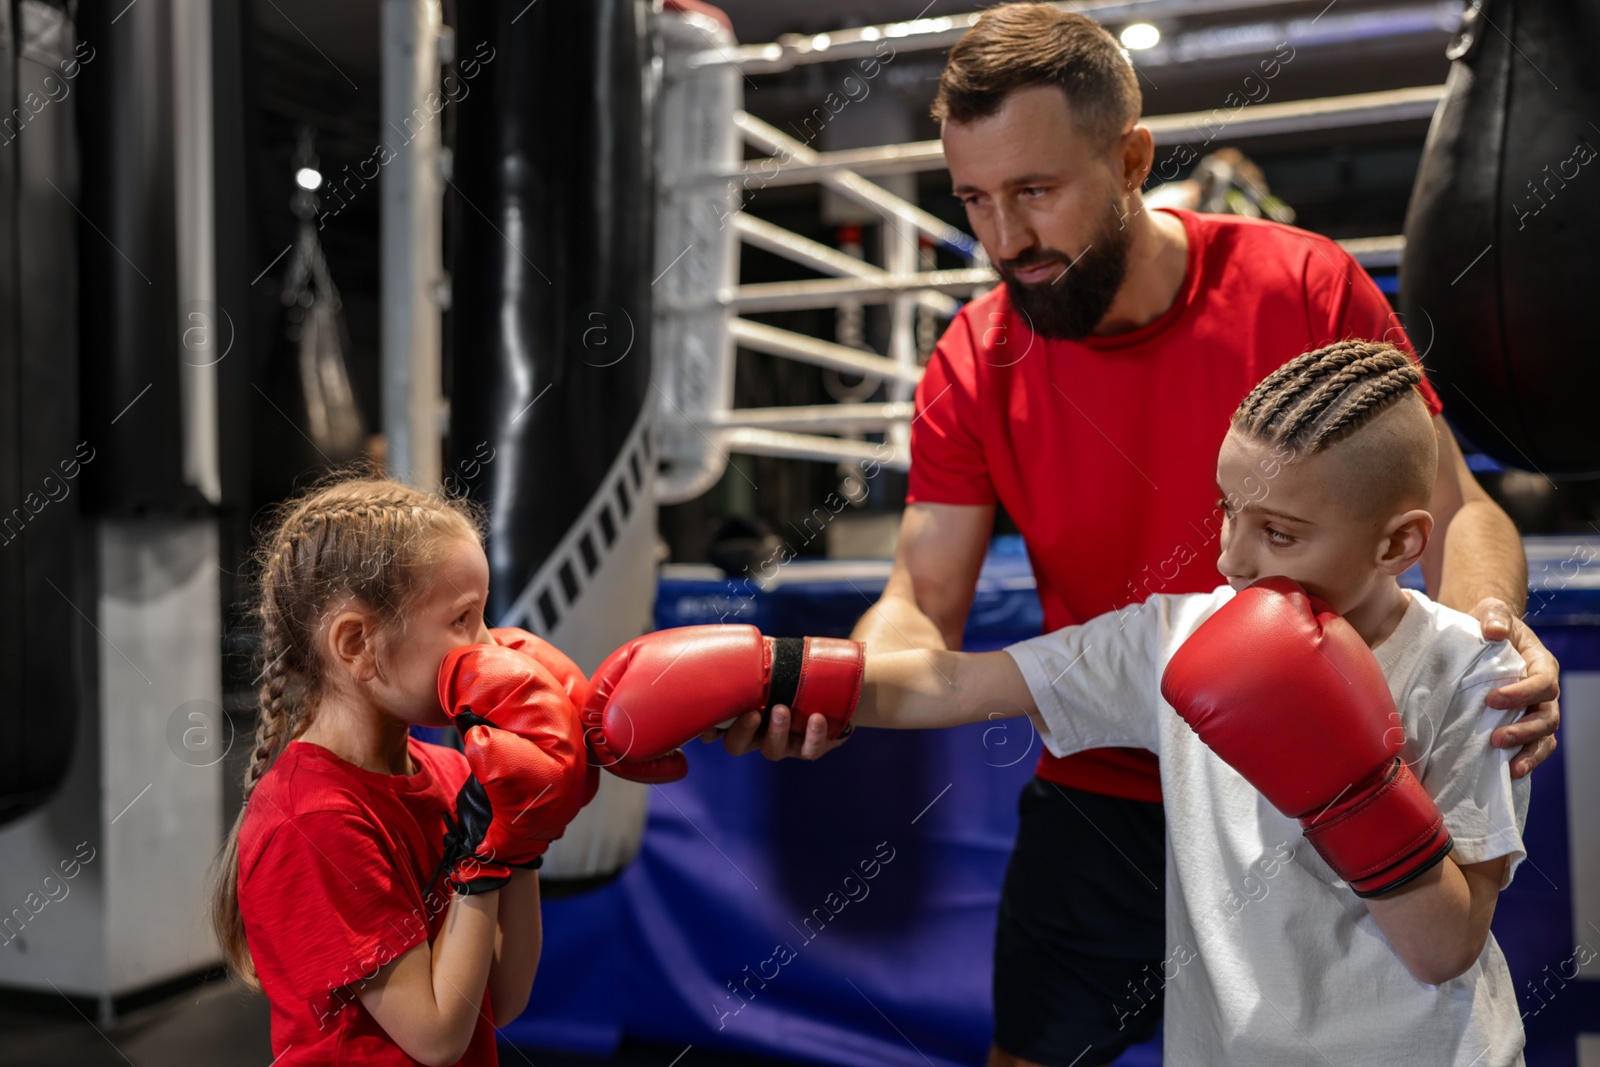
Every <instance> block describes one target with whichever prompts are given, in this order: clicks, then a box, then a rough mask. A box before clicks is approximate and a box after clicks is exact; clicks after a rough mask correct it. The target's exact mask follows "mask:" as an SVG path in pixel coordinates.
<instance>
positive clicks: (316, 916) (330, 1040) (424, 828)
mask: <svg viewBox="0 0 1600 1067" xmlns="http://www.w3.org/2000/svg"><path fill="white" fill-rule="evenodd" d="M410 749H411V758H412V760H413V762H414V763H415V764H416V767H417V771H416V773H415V774H412V775H404V774H380V773H378V772H376V771H369V770H364V769H363V768H361V767H357V766H355V765H354V764H352V763H347V762H345V761H344V760H342V759H340V758H339V757H338V756H335V755H334V754H333V753H332V752H329V751H328V750H327V749H325V748H323V747H321V746H320V745H314V744H309V743H307V742H304V741H292V742H290V743H289V747H288V748H287V749H285V750H284V753H283V755H281V756H279V757H278V761H277V762H276V763H275V764H273V766H272V768H271V769H270V770H269V771H267V773H266V774H265V775H263V776H262V778H261V781H260V782H259V783H258V784H257V785H256V789H255V792H254V793H252V794H251V796H250V805H249V809H248V813H247V814H246V816H245V820H244V825H243V826H241V827H240V829H239V910H240V912H241V913H242V914H243V916H244V929H245V937H246V939H247V940H248V941H249V944H250V956H251V959H252V960H253V961H254V963H255V968H256V974H257V975H258V976H259V977H260V979H261V986H262V989H263V991H264V992H265V993H266V995H267V1000H268V1002H269V1003H270V1004H271V1006H272V1052H273V1055H274V1056H275V1057H276V1059H274V1060H273V1064H274V1067H288V1065H290V1064H341V1065H343V1064H363V1065H366V1064H384V1065H388V1064H395V1065H404V1067H410V1065H412V1064H415V1063H417V1062H418V1061H416V1060H414V1059H412V1058H411V1057H410V1056H408V1055H406V1054H405V1052H404V1051H402V1050H401V1048H400V1046H399V1045H397V1044H395V1042H394V1040H393V1039H391V1038H390V1037H389V1035H388V1034H386V1033H385V1032H384V1030H383V1028H382V1027H381V1026H379V1025H378V1024H377V1022H376V1021H375V1020H374V1019H373V1018H372V1016H371V1015H369V1014H368V1013H367V1009H366V1008H365V1007H363V1006H362V1004H361V1001H360V1000H359V999H358V997H357V995H356V990H357V989H359V988H360V985H361V982H362V980H363V978H370V977H371V976H372V975H373V974H374V973H375V972H376V971H377V969H378V968H379V967H381V966H383V965H384V964H385V963H387V962H389V961H390V960H394V959H398V958H400V957H401V956H402V955H404V954H405V953H406V952H407V951H408V950H410V949H411V948H412V947H413V946H415V945H419V944H422V943H423V942H424V941H432V940H433V938H434V937H435V936H436V935H437V934H438V932H439V928H440V926H441V925H442V924H443V921H444V916H445V912H446V910H447V909H448V907H449V903H450V896H449V892H448V890H446V889H445V888H444V880H443V879H442V878H441V879H440V884H439V885H438V886H436V887H434V891H433V894H432V895H431V896H430V897H429V898H428V899H427V901H426V902H425V901H424V899H423V890H424V889H425V888H426V887H427V883H428V879H430V878H431V877H432V876H433V872H434V868H435V867H437V866H438V864H439V860H440V859H441V858H442V857H443V855H444V815H445V813H446V812H448V811H451V810H453V809H454V806H455V797H456V792H457V791H458V790H459V789H460V788H461V784H462V783H463V782H464V781H466V778H467V774H468V773H469V771H468V767H467V761H466V757H464V756H462V755H461V753H459V752H456V751H453V750H451V749H447V748H441V747H440V746H438V745H430V744H427V743H425V742H422V741H418V740H417V739H415V738H412V739H411V740H410ZM491 1015H492V1009H491V1007H490V1004H489V994H488V992H487V991H485V993H484V996H483V1007H482V1011H481V1012H480V1013H479V1016H478V1025H477V1029H475V1030H474V1031H473V1033H472V1041H471V1043H470V1044H469V1045H468V1046H467V1053H466V1055H465V1056H463V1057H462V1058H461V1059H460V1061H459V1062H460V1063H462V1064H469V1065H472V1067H493V1065H494V1064H496V1063H497V1062H498V1060H497V1057H496V1053H495V1046H494V1027H493V1025H492V1024H491V1023H490V1017H491Z"/></svg>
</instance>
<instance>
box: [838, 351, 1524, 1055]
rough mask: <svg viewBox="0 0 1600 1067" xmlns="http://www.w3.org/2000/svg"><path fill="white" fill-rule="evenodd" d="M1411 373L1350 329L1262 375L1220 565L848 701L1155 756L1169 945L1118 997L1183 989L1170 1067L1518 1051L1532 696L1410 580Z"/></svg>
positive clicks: (1237, 434)
mask: <svg viewBox="0 0 1600 1067" xmlns="http://www.w3.org/2000/svg"><path fill="white" fill-rule="evenodd" d="M1419 378H1420V374H1419V372H1418V371H1417V369H1416V367H1415V365H1414V364H1413V363H1412V362H1411V361H1410V360H1409V359H1408V358H1407V357H1406V356H1405V354H1404V353H1402V352H1400V351H1398V350H1397V349H1394V348H1393V347H1392V346H1389V345H1384V344H1377V343H1371V342H1353V341H1347V342H1340V343H1337V344H1334V345H1329V346H1327V347H1326V348H1322V349H1318V350H1317V351H1314V352H1310V353H1308V354H1306V355H1304V356H1301V357H1300V358H1298V359H1296V360H1293V361H1291V362H1290V363H1288V364H1286V365H1285V366H1284V367H1283V368H1281V369H1280V370H1278V371H1277V372H1275V373H1274V374H1273V375H1271V376H1270V377H1268V378H1267V379H1266V380H1265V381H1263V382H1262V383H1261V385H1260V386H1258V387H1257V388H1256V389H1255V390H1254V391H1253V392H1252V393H1251V394H1250V396H1249V397H1247V398H1246V399H1245V401H1244V402H1243V403H1242V404H1241V405H1240V406H1239V409H1238V411H1237V412H1236V413H1235V415H1234V417H1233V421H1232V425H1231V427H1230V430H1229V433H1228V436H1227V438H1226V440H1225V441H1224V444H1223V446H1222V450H1221V453H1220V455H1219V457H1218V462H1217V482H1218V485H1219V487H1220V488H1221V490H1222V493H1223V499H1222V501H1220V502H1219V503H1220V504H1221V506H1222V509H1223V513H1224V524H1223V529H1222V552H1221V557H1220V559H1219V561H1218V568H1219V570H1220V571H1221V572H1222V574H1223V576H1224V577H1225V578H1226V579H1227V581H1228V584H1227V585H1225V586H1222V587H1220V588H1218V589H1217V590H1215V591H1214V592H1212V593H1208V594H1191V595H1184V596H1169V595H1164V594H1158V595H1155V596H1152V597H1151V598H1149V599H1148V600H1147V601H1145V602H1144V603H1143V604H1140V605H1133V606H1130V607H1128V608H1126V609H1124V610H1123V611H1121V612H1117V613H1113V614H1108V615H1103V616H1100V617H1099V618H1096V619H1093V620H1091V621H1089V622H1088V623H1086V624H1084V625H1082V626H1072V627H1067V628H1065V629H1063V630H1060V631H1057V632H1055V633H1051V634H1045V635H1043V636H1040V637H1037V638H1033V639H1031V640H1028V641H1023V642H1020V643H1018V644H1016V645H1012V646H1011V647H1009V648H1007V649H1004V650H1002V651H1000V652H991V653H979V654H963V653H955V652H928V651H920V650H919V651H909V652H896V653H891V654H887V655H882V656H869V657H867V660H866V670H865V681H864V685H863V688H862V693H861V699H860V703H859V705H858V706H857V708H856V712H855V716H854V720H853V723H854V725H856V726H880V727H899V728H928V727H939V726H952V725H956V724H959V723H965V722H981V721H984V720H986V719H990V718H997V717H1003V716H1008V715H1022V714H1027V715H1029V716H1031V717H1032V719H1033V721H1034V723H1035V724H1036V726H1037V728H1038V729H1039V731H1040V733H1041V735H1042V736H1043V739H1044V741H1045V744H1046V745H1048V746H1049V748H1050V750H1051V751H1052V752H1054V753H1056V754H1057V755H1065V754H1068V753H1070V752H1074V751H1078V750H1082V749H1087V748H1093V747H1101V746H1107V745H1123V746H1132V747H1140V748H1147V749H1150V750H1152V751H1154V752H1156V753H1157V755H1158V756H1159V757H1160V761H1161V781H1162V789H1163V792H1164V795H1165V798H1166V806H1167V817H1168V850H1167V887H1168V889H1167V898H1168V899H1167V947H1168V957H1167V959H1166V961H1165V962H1164V966H1163V968H1162V973H1161V974H1160V975H1159V976H1156V975H1152V976H1151V978H1150V981H1149V982H1148V983H1146V986H1147V988H1146V989H1145V990H1143V991H1141V990H1140V989H1139V988H1137V987H1135V988H1132V989H1130V991H1129V994H1128V997H1127V1000H1126V1005H1125V1008H1124V1007H1119V1009H1118V1011H1119V1017H1123V1016H1124V1015H1126V1016H1132V1015H1136V1014H1137V1013H1138V1011H1139V1009H1140V1007H1141V1006H1142V1004H1143V1003H1144V1001H1145V1000H1146V999H1148V997H1149V994H1150V993H1151V992H1153V991H1154V990H1155V989H1157V988H1161V987H1162V986H1163V985H1164V986H1165V989H1166V1018H1167V1030H1166V1062H1167V1063H1169V1064H1188V1063H1195V1064H1218V1063H1229V1064H1242V1063H1260V1064H1273V1065H1277V1064H1285V1063H1303V1062H1312V1061H1316V1062H1324V1061H1325V1062H1332V1063H1375V1062H1385V1063H1403V1062H1408V1061H1409V1062H1416V1063H1428V1064H1436V1063H1450V1064H1459V1065H1461V1067H1467V1065H1469V1064H1470V1065H1476V1067H1488V1065H1491V1064H1508V1063H1521V1062H1522V1056H1521V1047H1522V1028H1521V1021H1520V1018H1519V1014H1518V1009H1517V1005H1516V998H1515V995H1514V992H1513V990H1512V984H1511V978H1510V973H1509V971H1508V970H1507V967H1506V963H1505V958H1504V957H1503V956H1502V955H1501V952H1500V949H1499V946H1497V945H1496V944H1495V942H1494V939H1493V937H1491V936H1490V934H1489V922H1490V919H1491V918H1492V917H1493V914H1494V905H1495V900H1496V897H1497V895H1498V893H1499V891H1500V890H1501V889H1502V888H1504V887H1505V886H1506V885H1507V884H1508V883H1509V882H1510V880H1511V876H1512V872H1513V871H1514V869H1515V868H1516V865H1517V864H1518V863H1519V862H1520V861H1521V859H1522V858H1523V856H1524V851H1523V847H1522V839H1521V826H1522V822H1523V819H1524V816H1525V814H1526V810H1527V808H1526V805H1527V780H1526V779H1522V780H1519V781H1517V782H1515V783H1513V782H1512V781H1511V779H1510V773H1509V767H1508V754H1507V753H1506V752H1505V751H1503V750H1497V749H1493V748H1491V747H1490V745H1489V734H1490V732H1491V731H1492V730H1494V729H1495V728H1496V727H1497V726H1500V725H1503V724H1504V723H1505V722H1509V721H1510V720H1511V719H1513V718H1515V713H1514V712H1505V711H1500V710H1496V709H1490V708H1488V707H1487V706H1486V705H1485V702H1484V697H1485V695H1486V694H1487V693H1488V692H1489V691H1490V689H1492V688H1493V687H1494V686H1495V685H1497V684H1501V683H1503V682H1504V681H1505V680H1506V679H1508V678H1514V677H1517V676H1519V675H1520V674H1521V671H1522V661H1521V658H1520V657H1519V656H1518V655H1517V654H1516V652H1515V651H1514V650H1513V649H1512V648H1511V647H1510V645H1509V644H1507V643H1505V642H1496V643H1494V644H1487V643H1485V642H1484V641H1483V639H1482V637H1481V633H1480V631H1479V628H1478V626H1477V624H1476V623H1475V622H1474V621H1473V620H1472V619H1471V618H1470V617H1469V616H1467V615H1464V614H1462V613H1460V612H1456V611H1453V610H1451V609H1449V608H1445V607H1442V606H1440V605H1438V604H1435V603H1433V602H1432V601H1431V600H1429V599H1428V598H1427V597H1426V596H1424V595H1423V594H1421V593H1418V592H1409V593H1408V592H1407V591H1405V590H1403V589H1402V588H1401V587H1400V585H1399V583H1398V582H1397V581H1396V578H1397V576H1398V575H1400V574H1401V573H1403V572H1404V571H1405V570H1406V569H1407V568H1408V567H1410V566H1411V564H1413V563H1414V562H1416V561H1417V560H1418V559H1419V558H1420V557H1421V555H1422V552H1423V549H1424V548H1425V547H1426V545H1427V542H1428V537H1429V535H1430V533H1431V530H1432V521H1433V520H1432V518H1431V516H1430V515H1429V514H1428V512H1427V511H1425V510H1423V508H1424V507H1425V506H1426V504H1427V501H1428V500H1429V498H1430V496H1431V493H1432V489H1433V473H1434V470H1435V469H1436V459H1437V451H1436V450H1437V447H1438V443H1437V441H1436V440H1435V438H1434V431H1433V428H1432V426H1431V424H1430V422H1429V420H1428V415H1427V411H1426V409H1425V407H1424V404H1423V402H1422V399H1421V397H1420V395H1419V394H1418V393H1417V391H1416V389H1415V387H1414V386H1415V383H1416V382H1417V381H1418V380H1419ZM1085 521H1093V516H1085ZM1272 576H1282V577H1281V578H1278V579H1277V580H1273V581H1268V582H1265V583H1262V584H1261V585H1254V586H1253V583H1256V582H1257V581H1258V580H1260V579H1264V578H1270V577H1272ZM1282 578H1288V579H1292V580H1293V581H1292V582H1285V581H1283V580H1282ZM1294 583H1298V586H1300V587H1303V589H1304V592H1303V593H1302V592H1301V591H1300V589H1299V588H1296V586H1295V584H1294ZM1252 586H1253V587H1252ZM1306 594H1309V597H1308V596H1307V595H1306ZM1311 598H1315V599H1311ZM1318 601H1321V602H1325V603H1318ZM1330 611H1331V612H1333V613H1337V615H1338V616H1342V617H1343V618H1342V620H1341V619H1339V618H1336V617H1334V616H1333V615H1331V614H1329V612H1330ZM1208 620H1210V625H1208V626H1207V627H1206V629H1205V630H1204V632H1203V633H1201V634H1200V635H1199V636H1195V635H1196V631H1197V630H1200V629H1201V627H1202V624H1203V623H1207V621H1208ZM1191 637H1195V640H1194V642H1192V643H1190V644H1188V647H1184V646H1185V645H1186V642H1189V639H1190V638H1191ZM1368 648H1370V649H1371V651H1370V652H1369V651H1367V649H1368ZM1180 649H1182V652H1181V653H1180ZM1374 658H1375V660H1376V663H1375V664H1374V663H1373V660H1374ZM1169 664H1171V666H1170V667H1169ZM1372 666H1376V667H1378V668H1381V671H1382V674H1381V676H1378V675H1377V674H1376V672H1371V673H1370V675H1368V674H1367V671H1368V668H1369V667H1372ZM1163 672H1165V684H1163ZM1374 677H1376V678H1377V679H1378V685H1377V690H1376V691H1374V690H1373V689H1372V688H1371V684H1370V683H1371V678H1374ZM1385 679H1386V680H1387V690H1388V691H1387V692H1384V691H1383V689H1384V686H1383V681H1384V680H1385ZM1363 685H1366V686H1367V688H1366V689H1365V691H1363ZM1391 695H1392V698H1393V706H1392V707H1391V706H1389V704H1388V700H1389V698H1390V696H1391ZM1164 696H1165V697H1167V698H1168V700H1170V701H1171V703H1172V704H1173V705H1175V706H1176V708H1177V710H1178V711H1179V712H1180V713H1181V715H1182V716H1183V717H1180V715H1179V714H1173V707H1171V706H1169V703H1168V700H1164V699H1163V697H1164ZM1373 716H1377V720H1378V721H1377V725H1376V726H1374V725H1373V723H1372V721H1371V720H1372V717H1373ZM1185 718H1187V719H1189V720H1190V721H1188V722H1186V721H1185ZM1385 720H1387V721H1388V723H1389V726H1388V727H1387V729H1386V728H1385V726H1384V722H1385ZM1191 724H1192V725H1191ZM1196 731H1199V733H1197V732H1196ZM1402 735H1403V736H1402ZM1207 742H1210V744H1211V745H1212V746H1215V747H1214V748H1213V747H1208V744H1207ZM1374 746H1376V747H1377V748H1378V749H1380V750H1382V751H1377V752H1374V751H1373V749H1374ZM1396 752H1398V753H1399V755H1400V757H1401V759H1400V762H1395V761H1393V760H1392V758H1391V757H1392V755H1393V754H1394V753H1396ZM1225 759H1226V761H1225ZM1230 763H1231V764H1232V765H1231V766H1230ZM1347 771H1349V772H1351V773H1346V772H1347ZM1413 776H1414V779H1415V781H1414V782H1413V781H1412V777H1413ZM1330 782H1331V783H1332V784H1331V785H1330V784H1328V783H1330ZM1252 783H1254V784H1252ZM1419 783H1420V788H1419V787H1418V784H1419ZM1258 789H1260V790H1262V792H1258ZM1263 792H1267V793H1268V794H1270V795H1271V797H1272V799H1273V800H1274V801H1276V802H1277V805H1278V806H1276V807H1275V806H1274V803H1272V802H1269V800H1268V798H1267V796H1263ZM1280 807H1282V808H1284V809H1286V810H1288V811H1290V813H1291V814H1292V815H1294V816H1296V817H1297V818H1291V817H1289V816H1288V815H1285V814H1283V813H1282V812H1281V811H1280V810H1279V808H1280ZM1340 817H1343V818H1340ZM1330 827H1332V828H1331V829H1330ZM1311 846H1314V847H1311ZM1397 957H1398V958H1397ZM1130 985H1131V983H1130ZM1141 992H1142V993H1143V995H1141Z"/></svg>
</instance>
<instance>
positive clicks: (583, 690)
mask: <svg viewBox="0 0 1600 1067" xmlns="http://www.w3.org/2000/svg"><path fill="white" fill-rule="evenodd" d="M489 636H490V637H492V638H494V643H495V644H497V645H499V646H500V647H502V648H509V649H512V650H514V651H516V652H521V653H522V654H523V655H524V656H528V657H530V658H531V659H533V660H534V661H535V662H536V663H538V664H539V666H541V667H543V668H544V669H545V670H547V671H549V672H550V675H551V677H553V678H554V679H555V680H556V681H557V682H558V683H560V685H561V688H562V689H563V690H564V691H565V692H566V694H567V699H568V700H570V701H572V706H573V707H574V708H581V707H583V706H584V704H586V703H588V700H589V676H588V675H586V674H584V673H583V668H582V667H579V666H578V665H577V664H576V663H574V662H572V658H571V657H570V656H568V655H567V654H566V653H565V652H563V651H561V650H560V649H559V648H557V647H556V646H555V645H552V644H551V643H550V642H549V641H546V640H545V639H544V638H542V637H540V636H538V635H537V634H531V633H529V632H528V631H527V630H524V629H522V628H521V627H517V626H497V627H495V628H494V629H492V630H490V631H489ZM599 790H600V768H599V767H598V766H597V765H595V764H593V763H591V764H589V770H588V778H587V780H586V782H585V791H584V795H583V802H584V804H585V805H587V804H588V803H589V801H591V800H593V799H594V795H595V793H597V792H599Z"/></svg>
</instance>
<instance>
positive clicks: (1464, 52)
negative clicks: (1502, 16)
mask: <svg viewBox="0 0 1600 1067" xmlns="http://www.w3.org/2000/svg"><path fill="white" fill-rule="evenodd" d="M1490 3H1491V0H1475V2H1472V0H1469V2H1468V4H1467V6H1466V7H1464V8H1462V9H1461V24H1460V25H1459V26H1457V27H1456V35H1455V36H1454V37H1452V38H1450V44H1449V46H1448V47H1446V48H1445V50H1444V54H1445V58H1446V59H1449V60H1452V61H1454V60H1457V59H1467V58H1469V57H1470V56H1471V55H1472V53H1473V52H1475V51H1476V50H1477V48H1478V41H1479V39H1480V38H1482V37H1483V31H1484V28H1485V27H1486V26H1488V24H1489V19H1488V12H1489V4H1490Z"/></svg>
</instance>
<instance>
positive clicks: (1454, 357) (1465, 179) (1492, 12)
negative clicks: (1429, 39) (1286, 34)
mask: <svg viewBox="0 0 1600 1067" xmlns="http://www.w3.org/2000/svg"><path fill="white" fill-rule="evenodd" d="M1597 54H1600V5H1597V4H1595V3H1593V2H1592V0H1477V2H1476V3H1474V4H1473V5H1472V6H1470V7H1468V8H1467V10H1466V12H1465V14H1464V15H1463V18H1462V26H1461V30H1460V32H1459V33H1458V34H1457V36H1456V38H1455V40H1454V41H1453V42H1452V44H1451V47H1450V56H1451V58H1452V60H1453V61H1454V62H1453V63H1452V64H1451V68H1450V77H1449V81H1448V82H1447V83H1446V92H1445V97H1444V100H1443V101H1442V102H1441V103H1440V105H1439V109H1438V111H1437V112H1435V113H1434V116H1433V125H1432V126H1431V127H1430V128H1429V130H1428V139H1427V143H1426V145H1425V147H1424V149H1423V154H1422V164H1421V167H1420V168H1419V169H1418V171H1417V181H1416V185H1415V187H1414V188H1413V190H1412V194H1411V205H1410V209H1409V211H1408V213H1407V215H1406V228H1405V234H1406V249H1405V257H1404V261H1403V262H1402V264H1401V268H1400V306H1401V311H1402V313H1403V316H1404V322H1405V326H1406V329H1407V332H1408V333H1409V334H1410V336H1411V339H1412V341H1413V343H1414V344H1415V345H1416V347H1417V349H1418V351H1419V352H1422V353H1423V362H1424V365H1425V366H1426V367H1427V368H1428V370H1429V373H1430V375H1431V376H1432V377H1433V379H1434V381H1435V384H1436V385H1437V386H1438V387H1439V392H1440V396H1441V397H1442V399H1443V400H1444V405H1445V415H1446V417H1447V418H1448V419H1449V421H1450V423H1451V425H1452V427H1454V428H1455V429H1456V430H1457V431H1458V432H1459V433H1460V434H1461V435H1462V436H1463V437H1464V438H1466V439H1467V441H1468V442H1469V443H1470V444H1472V445H1473V446H1475V447H1476V448H1477V449H1479V450H1480V451H1483V452H1485V453H1487V454H1489V455H1490V456H1492V457H1494V458H1495V459H1497V460H1499V461H1500V462H1501V463H1503V464H1505V465H1507V466H1510V467H1517V468H1520V469H1523V470H1537V471H1540V472H1543V473H1545V474H1567V475H1587V476H1594V475H1600V433H1596V432H1595V430H1594V408H1595V404H1596V400H1597V398H1600V361H1597V360H1596V359H1595V352H1594V349H1595V344H1596V342H1595V338H1594V328H1593V325H1592V323H1591V322H1590V321H1589V318H1588V316H1587V314H1585V308H1586V305H1587V303H1588V301H1589V299H1590V298H1591V294H1592V293H1594V292H1595V291H1596V288H1597V286H1600V249H1597V247H1596V244H1597V241H1600V127H1597V126H1596V125H1595V122H1596V121H1600V63H1596V61H1595V57H1596V55H1597Z"/></svg>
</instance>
